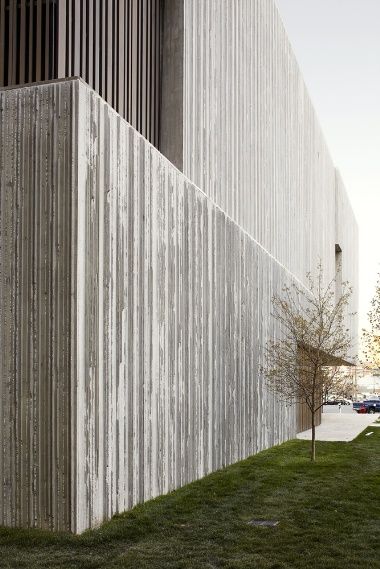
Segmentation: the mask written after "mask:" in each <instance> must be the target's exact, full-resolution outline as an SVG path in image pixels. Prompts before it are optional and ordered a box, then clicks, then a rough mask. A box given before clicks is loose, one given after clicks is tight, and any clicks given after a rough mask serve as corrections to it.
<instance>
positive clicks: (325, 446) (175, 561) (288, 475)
mask: <svg viewBox="0 0 380 569" xmlns="http://www.w3.org/2000/svg"><path fill="white" fill-rule="evenodd" d="M371 430H372V431H373V434H372V435H371V436H365V433H366V432H369V431H371ZM252 518H255V519H258V518H259V519H261V518H263V519H275V520H279V522H280V523H279V525H278V526H277V527H274V528H263V527H251V526H249V525H248V524H247V521H248V520H251V519H252ZM0 548H1V549H0V551H1V555H0V567H1V568H5V567H12V568H17V569H19V568H20V569H21V568H23V567H28V568H29V569H33V568H36V567H39V568H40V567H43V568H53V567H54V568H57V567H60V568H79V567H81V568H83V567H85V568H88V569H90V568H91V569H95V568H100V567H107V568H116V567H117V568H123V567H128V568H134V569H135V568H136V569H140V568H149V569H155V568H160V569H164V568H178V569H179V568H182V569H187V568H188V569H190V568H191V569H193V568H194V569H203V568H204V569H206V568H207V569H212V568H219V567H223V568H229V569H243V568H244V569H248V568H249V569H264V568H268V569H269V568H272V569H275V568H278V569H280V568H302V569H307V568H309V567H313V568H318V569H328V568H331V569H333V568H334V569H338V568H344V569H351V568H352V567H355V566H357V567H360V568H365V569H367V568H368V569H369V568H370V569H373V568H376V567H377V568H380V429H376V428H373V429H371V428H369V429H367V430H366V431H365V432H364V433H363V434H361V435H360V436H359V437H358V438H357V439H356V440H355V441H353V442H352V443H317V462H316V464H312V463H311V462H310V461H309V444H308V443H307V442H304V441H290V442H288V443H286V444H283V445H281V446H279V447H276V448H273V449H270V450H268V451H265V452H262V453H260V454H258V455H256V456H254V457H252V458H249V459H248V460H245V461H243V462H240V463H238V464H236V465H234V466H231V467H229V468H227V469H225V470H223V471H219V472H216V473H214V474H212V475H211V476H208V477H207V478H205V479H203V480H201V481H198V482H195V483H193V484H190V485H188V486H186V487H185V488H182V489H180V490H178V491H176V492H173V493H172V494H170V495H168V496H164V497H161V498H158V499H156V500H152V501H151V502H148V503H147V504H145V505H142V506H139V507H137V508H135V509H134V510H132V511H131V512H129V513H126V514H123V515H120V516H117V517H115V518H113V519H112V520H111V521H110V522H108V523H106V524H104V525H103V526H102V527H101V528H100V529H98V530H96V531H91V532H86V533H85V534H83V535H82V536H79V537H78V536H77V537H75V536H71V535H67V534H50V533H46V532H40V531H23V530H9V529H4V528H2V529H0Z"/></svg>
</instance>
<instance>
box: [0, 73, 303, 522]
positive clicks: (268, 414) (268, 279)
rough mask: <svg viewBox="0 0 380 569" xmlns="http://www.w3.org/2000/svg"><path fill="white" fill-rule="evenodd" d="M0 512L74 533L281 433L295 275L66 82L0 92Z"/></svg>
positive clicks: (85, 92) (289, 415) (288, 411)
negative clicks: (278, 357)
mask: <svg viewBox="0 0 380 569" xmlns="http://www.w3.org/2000/svg"><path fill="white" fill-rule="evenodd" d="M0 101H1V103H0V104H1V113H2V122H1V149H2V151H1V162H0V163H1V200H2V201H1V218H0V231H1V247H2V257H1V273H0V276H1V281H0V282H1V289H0V291H1V297H0V301H1V304H0V306H1V323H0V326H1V328H0V329H1V338H2V345H3V346H4V349H3V350H2V352H1V383H0V385H1V407H0V408H1V422H0V428H1V438H0V440H1V451H2V461H1V469H2V470H1V474H2V476H1V480H2V484H3V487H2V492H1V494H0V513H1V520H0V522H1V523H3V524H6V525H26V526H38V527H49V528H52V529H70V530H72V531H74V532H79V531H82V530H84V529H86V528H88V527H91V526H94V525H96V524H98V523H99V522H101V521H102V520H104V519H106V518H109V517H110V516H112V514H114V513H116V512H119V511H123V510H126V509H128V508H130V507H132V506H133V505H134V504H137V503H138V502H142V501H144V500H147V499H149V498H151V497H154V496H157V495H159V494H163V493H166V492H168V491H169V490H172V489H174V488H177V487H178V486H181V485H183V484H186V483H187V482H190V481H191V480H194V479H196V478H200V477H202V476H204V475H205V474H207V473H208V472H211V471H213V470H216V469H218V468H221V467H223V466H225V465H227V464H230V463H232V462H235V461H237V460H239V459H241V458H244V457H246V456H248V455H251V454H253V453H256V452H258V451H260V450H261V449H264V448H267V447H269V446H271V445H274V444H277V443H280V442H282V441H284V440H286V439H288V438H290V437H293V436H294V435H295V411H294V409H292V408H286V407H285V406H283V405H280V404H279V403H278V402H276V401H275V399H274V397H273V395H272V394H270V393H267V391H266V388H265V385H264V384H263V382H262V381H261V380H260V377H259V374H258V368H259V365H260V346H261V345H262V343H264V342H265V340H266V339H267V338H268V337H269V336H270V335H272V334H273V333H274V330H273V326H274V323H273V321H272V320H271V319H270V318H269V314H270V309H271V307H270V304H271V302H270V299H271V296H272V294H273V293H275V292H278V290H279V288H281V286H282V285H283V284H284V283H286V282H288V283H289V282H291V280H292V278H293V277H292V275H291V274H290V273H289V272H288V271H287V270H286V269H285V268H284V267H283V266H282V265H280V264H279V263H278V262H277V261H276V260H275V259H274V258H273V257H271V256H270V255H268V253H267V252H266V251H265V250H264V249H263V248H262V247H261V246H260V245H259V244H258V243H257V242H256V241H254V240H253V239H252V238H251V237H250V236H249V235H248V234H247V233H246V232H245V231H243V230H242V229H241V228H240V227H239V226H238V225H237V224H236V223H235V222H234V221H232V220H231V218H230V217H228V216H227V215H226V214H225V213H224V212H223V211H222V210H221V209H220V208H219V207H218V206H216V205H215V204H214V203H213V201H212V200H211V199H210V198H208V197H207V196H206V195H205V194H204V193H203V192H202V191H201V190H200V189H199V188H197V187H196V186H194V184H192V183H191V182H190V181H189V180H188V179H187V178H185V176H183V175H182V174H181V173H180V172H179V171H178V170H177V169H175V168H174V167H173V166H172V165H171V164H170V162H168V161H167V160H166V159H165V158H164V157H163V156H162V155H161V154H160V153H159V152H158V151H157V150H156V149H155V148H154V147H153V146H151V145H150V144H149V143H148V142H147V141H146V140H145V139H144V138H142V137H141V136H140V135H139V134H138V133H137V132H136V131H135V130H134V129H133V128H132V127H131V126H129V125H128V124H127V123H126V122H125V121H124V120H123V119H121V118H120V116H119V115H117V114H116V112H114V111H113V110H112V109H111V108H110V107H109V105H107V104H106V103H105V102H104V101H103V100H102V99H101V98H100V97H99V96H98V95H97V94H95V93H94V92H93V91H92V90H91V89H89V88H88V87H87V86H86V85H85V84H83V83H82V82H81V81H79V80H71V81H67V82H61V83H57V84H46V85H42V86H31V87H23V88H17V89H11V90H6V91H2V92H1V95H0Z"/></svg>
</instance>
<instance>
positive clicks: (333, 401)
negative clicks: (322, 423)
mask: <svg viewBox="0 0 380 569" xmlns="http://www.w3.org/2000/svg"><path fill="white" fill-rule="evenodd" d="M339 403H340V404H341V405H351V401H350V400H349V399H329V400H328V401H326V403H325V405H339Z"/></svg>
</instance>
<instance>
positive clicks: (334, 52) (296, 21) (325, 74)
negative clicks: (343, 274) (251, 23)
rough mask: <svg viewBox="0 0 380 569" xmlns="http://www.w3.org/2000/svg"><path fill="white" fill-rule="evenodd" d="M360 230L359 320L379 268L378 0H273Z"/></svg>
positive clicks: (371, 293)
mask: <svg viewBox="0 0 380 569" xmlns="http://www.w3.org/2000/svg"><path fill="white" fill-rule="evenodd" d="M276 3H277V6H278V8H279V11H280V14H281V17H282V20H283V22H284V25H285V28H286V30H287V33H288V36H289V39H290V42H291V44H292V46H293V49H294V52H295V55H296V57H297V60H298V62H299V65H300V68H301V71H302V74H303V76H304V79H305V82H306V84H307V86H308V89H309V93H310V96H311V99H312V101H313V103H314V107H315V109H316V112H317V115H318V117H319V121H320V124H321V126H322V129H323V131H324V134H325V137H326V141H327V144H328V146H329V148H330V152H331V156H332V158H333V160H334V162H335V166H336V167H337V168H338V169H339V170H340V173H341V175H342V177H343V180H344V182H345V185H346V188H347V192H348V195H349V197H350V200H351V204H352V206H353V209H354V211H355V214H356V218H357V220H358V224H359V231H360V250H359V255H360V308H359V310H360V320H361V325H363V323H364V322H365V315H366V313H367V311H368V308H369V302H370V300H371V298H372V296H373V293H374V287H375V282H376V274H377V273H378V272H379V271H380V247H379V241H380V239H379V237H380V0H276Z"/></svg>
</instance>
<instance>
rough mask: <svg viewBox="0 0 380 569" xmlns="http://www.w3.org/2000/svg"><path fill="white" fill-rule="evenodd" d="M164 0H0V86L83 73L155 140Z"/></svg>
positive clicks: (95, 87)
mask: <svg viewBox="0 0 380 569" xmlns="http://www.w3.org/2000/svg"><path fill="white" fill-rule="evenodd" d="M161 2H162V0H0V87H3V86H8V85H17V84H22V83H32V82H35V81H45V80H48V79H56V78H59V77H72V76H79V77H82V79H84V80H85V81H86V82H87V83H88V84H89V85H91V87H93V88H94V89H95V90H96V91H97V92H98V93H99V94H100V95H101V96H102V97H103V98H104V99H105V100H106V101H107V102H108V103H109V104H110V105H111V106H112V107H113V108H114V109H116V110H117V111H118V112H119V113H120V114H121V115H122V116H123V117H124V118H125V119H127V120H128V122H130V123H131V124H132V125H133V126H134V127H135V128H136V129H137V130H139V131H140V132H141V133H142V134H143V135H144V136H145V137H146V138H147V139H148V140H150V142H152V143H153V144H154V145H155V146H156V147H158V144H159V127H160V93H161V87H160V78H161V53H160V52H161V33H160V29H161V22H160V18H161Z"/></svg>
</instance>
